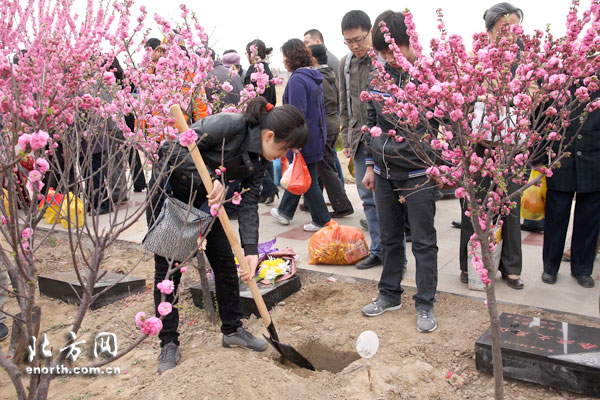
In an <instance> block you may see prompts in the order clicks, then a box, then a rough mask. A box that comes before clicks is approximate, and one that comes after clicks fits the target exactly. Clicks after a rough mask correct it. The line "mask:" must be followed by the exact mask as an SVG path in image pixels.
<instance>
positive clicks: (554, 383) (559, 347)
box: [475, 313, 600, 396]
mask: <svg viewBox="0 0 600 400" xmlns="http://www.w3.org/2000/svg"><path fill="white" fill-rule="evenodd" d="M491 343H492V337H491V331H490V329H488V330H487V331H486V332H485V333H484V334H483V335H481V337H480V338H479V339H478V340H477V341H476V342H475V354H476V366H477V369H478V370H481V371H484V372H488V373H491V372H492V369H493V367H492V350H491ZM500 343H501V346H502V363H503V371H504V376H505V377H508V378H513V379H519V380H522V381H526V382H533V383H538V384H541V385H545V386H550V387H554V388H558V389H563V390H568V391H571V392H575V393H581V394H586V395H592V396H600V329H598V328H591V327H587V326H582V325H575V324H569V323H566V322H559V321H550V320H545V319H541V318H536V317H527V316H523V315H517V314H508V313H503V314H502V315H501V316H500Z"/></svg>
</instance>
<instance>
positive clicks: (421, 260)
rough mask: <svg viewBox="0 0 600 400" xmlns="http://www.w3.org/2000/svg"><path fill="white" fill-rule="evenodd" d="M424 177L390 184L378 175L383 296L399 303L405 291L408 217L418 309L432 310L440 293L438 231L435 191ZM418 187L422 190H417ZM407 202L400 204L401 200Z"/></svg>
mask: <svg viewBox="0 0 600 400" xmlns="http://www.w3.org/2000/svg"><path fill="white" fill-rule="evenodd" d="M426 181H427V178H425V177H420V178H414V179H409V180H406V181H390V180H387V179H384V178H382V177H380V176H379V175H377V174H376V175H375V206H376V208H377V216H378V217H379V230H380V234H381V248H382V250H383V271H382V273H381V279H380V280H379V295H380V296H382V297H383V298H385V299H386V300H388V301H392V302H399V301H400V296H401V295H402V292H403V291H404V289H403V288H402V286H401V285H400V283H401V282H402V267H403V266H404V256H405V252H406V248H405V247H404V215H405V213H406V214H408V220H409V221H410V225H411V228H412V252H413V255H414V256H415V260H416V269H417V273H416V280H417V293H416V294H415V295H414V296H413V299H414V300H415V306H416V308H417V309H432V308H433V303H434V301H435V292H436V290H437V253H438V247H437V237H436V231H435V227H434V224H433V222H434V218H435V190H434V189H435V187H434V186H433V185H431V184H430V183H425V182H426ZM416 185H419V189H418V190H415V187H416ZM400 196H405V197H406V202H405V203H404V204H402V203H400V202H399V201H398V200H399V197H400Z"/></svg>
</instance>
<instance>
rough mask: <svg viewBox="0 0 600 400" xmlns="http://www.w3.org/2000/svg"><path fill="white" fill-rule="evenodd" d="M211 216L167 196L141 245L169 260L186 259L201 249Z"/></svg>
mask: <svg viewBox="0 0 600 400" xmlns="http://www.w3.org/2000/svg"><path fill="white" fill-rule="evenodd" d="M206 204H207V203H206ZM211 220H212V216H211V215H210V214H209V213H207V212H205V211H202V210H200V209H198V208H195V207H192V206H189V205H188V204H186V203H184V202H182V201H180V200H177V199H176V198H174V197H170V196H168V197H167V198H166V199H165V202H164V204H163V207H162V209H161V210H160V214H159V215H158V217H157V218H156V220H155V221H154V224H152V226H151V227H150V229H149V230H148V233H147V234H146V236H145V237H144V240H142V245H143V247H144V249H146V250H148V251H150V252H152V253H154V254H156V255H159V256H162V257H165V258H167V259H169V260H176V261H185V260H187V259H188V258H190V257H192V256H194V255H195V254H196V251H198V242H199V239H200V238H201V237H202V236H203V235H204V234H205V233H206V230H207V228H208V225H209V224H210V221H211Z"/></svg>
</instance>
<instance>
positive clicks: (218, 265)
mask: <svg viewBox="0 0 600 400" xmlns="http://www.w3.org/2000/svg"><path fill="white" fill-rule="evenodd" d="M191 129H193V130H195V131H196V132H197V134H198V137H199V139H198V141H197V143H196V144H197V147H198V149H199V151H200V153H201V154H202V157H203V159H204V162H205V164H206V166H207V168H208V169H209V172H210V173H211V175H212V177H213V181H214V187H213V190H212V191H211V193H209V194H208V195H207V191H206V189H205V188H204V185H202V181H201V179H200V176H199V174H198V172H197V170H196V168H195V166H194V163H193V160H192V158H191V155H190V154H189V152H188V150H187V148H184V147H182V146H180V145H179V144H178V143H174V142H170V143H168V144H167V145H166V147H164V148H163V149H164V152H163V154H162V156H161V161H162V162H163V167H164V164H165V162H166V163H168V165H170V166H172V167H171V168H173V170H172V171H171V173H170V175H169V178H168V182H166V183H165V188H166V191H167V192H169V191H170V195H171V196H173V197H174V198H176V199H178V200H180V201H182V202H184V203H189V201H190V199H191V198H193V199H194V201H193V204H192V205H193V206H194V207H195V208H198V209H206V208H207V207H208V206H210V205H211V204H215V203H217V202H218V201H219V199H221V198H222V196H223V194H224V192H225V190H224V188H223V186H222V184H221V177H219V176H217V175H216V173H215V172H214V171H215V170H216V169H217V168H219V167H220V166H221V165H223V166H224V167H225V168H224V172H223V174H224V175H225V176H224V181H225V182H228V181H231V180H236V181H238V182H240V184H241V186H242V188H246V189H248V191H246V192H245V193H244V194H243V196H242V201H241V204H240V212H239V233H240V238H241V244H242V247H243V248H244V252H245V253H246V259H247V261H248V265H249V266H250V268H251V271H252V272H251V274H249V275H248V274H247V273H245V271H241V272H240V275H241V277H242V279H245V280H247V279H251V278H252V277H253V276H254V273H255V271H256V267H257V262H258V219H259V217H258V199H259V191H260V186H261V182H262V180H263V176H264V173H265V169H266V167H267V165H268V163H269V162H270V161H271V160H273V159H275V158H278V157H281V156H283V155H285V154H286V153H287V152H288V151H289V150H290V149H297V148H301V147H302V146H304V144H305V143H306V141H307V140H308V130H307V128H306V124H305V120H304V116H303V115H302V114H301V113H300V112H299V111H298V110H297V109H296V108H294V107H292V106H281V107H277V108H273V107H272V106H270V105H268V103H267V101H266V100H265V99H264V98H262V97H256V98H254V99H252V100H250V101H249V102H248V105H247V110H246V113H245V114H243V115H242V114H235V113H221V114H216V115H212V116H208V117H206V118H203V119H201V120H199V121H198V122H196V123H194V124H193V125H192V126H191ZM223 143H224V145H223ZM173 166H175V167H173ZM207 199H208V200H207ZM152 203H153V208H152V210H153V212H152V213H151V214H150V216H149V217H150V220H149V223H148V226H151V225H152V222H153V219H155V218H156V217H157V216H158V215H159V213H160V210H161V208H162V204H163V203H164V197H163V196H161V195H160V194H159V195H157V196H156V197H155V198H154V199H153V202H152ZM207 203H208V204H207ZM205 240H206V250H205V253H206V256H207V258H208V261H209V262H210V265H211V267H212V269H213V272H214V276H215V293H216V297H217V302H218V304H219V307H218V308H219V317H220V319H221V331H222V332H223V342H222V344H223V346H224V347H234V346H235V347H244V348H247V349H250V350H254V351H264V350H265V349H266V347H267V344H266V342H264V341H263V340H261V339H258V338H256V337H254V336H253V335H252V334H250V333H249V332H248V331H246V330H245V329H244V328H243V326H242V321H241V318H242V306H241V302H240V295H239V280H238V275H237V269H236V266H235V261H234V256H233V253H232V251H231V247H230V245H229V242H228V240H227V236H226V235H225V231H224V230H223V227H222V226H221V223H220V221H219V220H218V219H217V220H216V221H215V222H214V225H213V227H212V230H211V231H210V232H209V233H208V235H207V236H206V239H205ZM154 261H155V276H154V282H155V285H154V287H155V289H154V303H155V306H158V305H159V304H160V302H161V292H160V291H159V290H158V289H157V287H156V285H157V284H158V283H160V282H162V281H163V280H164V279H165V276H166V273H167V271H168V269H169V266H170V265H172V263H176V262H178V261H180V260H167V259H166V258H165V257H162V256H159V255H156V254H155V255H154ZM170 279H171V280H172V281H173V283H174V285H175V290H174V291H173V292H172V293H171V294H169V295H167V297H166V301H168V302H170V303H173V304H176V303H177V301H174V294H175V293H176V292H177V287H178V285H179V282H180V279H181V272H180V271H179V269H177V270H176V272H175V273H174V274H173V275H172V276H171V277H170ZM157 316H158V314H157ZM178 323H179V314H178V311H177V308H176V307H173V311H172V312H171V313H170V314H168V315H167V316H165V318H164V320H163V329H162V330H161V331H160V333H159V338H160V341H161V347H162V350H161V355H160V357H159V360H160V362H159V365H158V372H159V373H162V372H164V371H166V370H168V369H171V368H174V367H175V366H176V364H177V361H178V359H179V357H180V352H179V341H178V338H179V333H178V332H177V326H178Z"/></svg>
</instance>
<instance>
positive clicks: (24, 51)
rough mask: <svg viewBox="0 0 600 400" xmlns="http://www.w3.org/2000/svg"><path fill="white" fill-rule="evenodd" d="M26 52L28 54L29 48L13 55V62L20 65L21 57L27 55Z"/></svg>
mask: <svg viewBox="0 0 600 400" xmlns="http://www.w3.org/2000/svg"><path fill="white" fill-rule="evenodd" d="M25 54H27V50H25V49H21V50H19V52H18V53H15V55H14V56H13V59H12V63H13V64H15V65H18V64H19V60H21V57H25Z"/></svg>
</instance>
